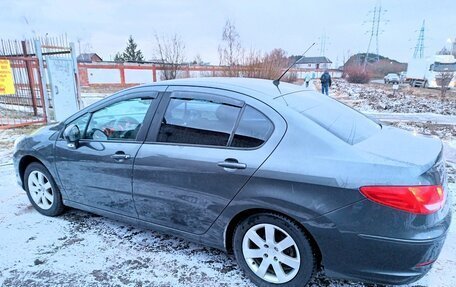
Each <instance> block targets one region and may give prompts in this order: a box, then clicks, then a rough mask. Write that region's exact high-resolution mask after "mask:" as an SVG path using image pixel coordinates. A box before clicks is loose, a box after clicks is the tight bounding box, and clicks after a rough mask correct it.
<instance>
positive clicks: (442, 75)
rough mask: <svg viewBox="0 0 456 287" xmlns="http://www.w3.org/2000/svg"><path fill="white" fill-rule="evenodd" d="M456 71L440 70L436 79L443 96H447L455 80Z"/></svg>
mask: <svg viewBox="0 0 456 287" xmlns="http://www.w3.org/2000/svg"><path fill="white" fill-rule="evenodd" d="M453 77H454V73H453V72H439V73H438V74H437V75H436V77H435V80H436V82H437V85H438V86H439V87H440V95H441V96H442V98H443V97H444V96H445V94H446V92H447V91H448V86H449V85H450V83H451V81H452V80H453Z"/></svg>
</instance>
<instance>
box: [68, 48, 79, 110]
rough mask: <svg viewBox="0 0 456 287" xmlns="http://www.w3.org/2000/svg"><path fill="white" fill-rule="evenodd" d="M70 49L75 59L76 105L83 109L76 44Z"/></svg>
mask: <svg viewBox="0 0 456 287" xmlns="http://www.w3.org/2000/svg"><path fill="white" fill-rule="evenodd" d="M70 49H71V58H72V59H73V68H74V76H75V87H74V88H75V90H76V103H78V108H79V109H81V107H82V103H81V90H80V86H79V83H80V82H79V67H78V61H77V58H76V49H75V46H74V43H73V42H71V43H70Z"/></svg>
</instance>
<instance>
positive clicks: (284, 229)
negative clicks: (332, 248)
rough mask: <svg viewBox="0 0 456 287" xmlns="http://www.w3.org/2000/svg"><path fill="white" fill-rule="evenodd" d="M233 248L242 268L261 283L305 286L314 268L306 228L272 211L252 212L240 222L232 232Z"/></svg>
mask: <svg viewBox="0 0 456 287" xmlns="http://www.w3.org/2000/svg"><path fill="white" fill-rule="evenodd" d="M266 230H268V231H266ZM271 230H272V232H271ZM266 234H274V235H273V236H266ZM271 238H273V240H271ZM284 240H286V241H284ZM254 241H256V242H257V243H254ZM285 242H286V243H288V244H286V243H285ZM260 245H263V246H260ZM284 246H285V247H286V246H289V247H286V248H283V247H284ZM233 251H234V255H235V257H236V260H237V262H238V264H239V266H240V267H241V269H242V270H243V271H244V272H245V273H246V275H247V276H248V277H249V279H250V280H251V281H252V282H254V283H255V284H256V285H257V286H260V287H272V286H278V285H279V286H283V287H292V286H293V287H297V286H300V287H301V286H305V285H306V284H307V283H308V282H309V281H310V280H311V279H312V277H313V276H314V274H315V272H316V269H317V262H316V256H315V252H314V251H313V249H312V246H311V244H310V240H309V238H308V237H307V235H306V234H305V232H304V231H303V230H302V229H301V227H300V226H298V225H297V224H296V223H294V222H293V221H291V220H290V219H288V218H286V217H284V216H281V215H278V214H274V213H262V214H256V215H252V216H250V217H248V218H247V219H245V220H244V221H242V222H241V223H239V224H238V226H237V227H236V229H235V232H234V235H233ZM287 255H288V256H287ZM283 262H287V263H288V264H290V265H288V264H285V263H283ZM276 270H277V271H278V272H277V271H276Z"/></svg>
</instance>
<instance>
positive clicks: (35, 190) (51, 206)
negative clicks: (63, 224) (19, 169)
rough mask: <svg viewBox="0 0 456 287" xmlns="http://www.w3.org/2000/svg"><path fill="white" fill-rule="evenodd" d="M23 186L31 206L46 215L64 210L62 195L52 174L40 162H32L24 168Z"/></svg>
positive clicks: (56, 213) (57, 213) (53, 214)
mask: <svg viewBox="0 0 456 287" xmlns="http://www.w3.org/2000/svg"><path fill="white" fill-rule="evenodd" d="M24 186H25V191H26V192H27V196H28V198H29V200H30V202H31V203H32V205H33V207H34V208H35V209H36V210H37V211H38V212H39V213H41V214H43V215H46V216H57V215H60V214H62V213H63V212H64V210H65V206H64V205H63V201H62V195H61V193H60V190H59V188H58V187H57V184H56V183H55V181H54V179H53V178H52V175H51V174H50V173H49V171H48V170H47V169H46V167H44V166H43V165H42V164H41V163H37V162H32V163H31V164H29V165H28V166H27V168H26V169H25V174H24Z"/></svg>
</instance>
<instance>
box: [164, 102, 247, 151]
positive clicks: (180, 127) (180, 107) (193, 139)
mask: <svg viewBox="0 0 456 287" xmlns="http://www.w3.org/2000/svg"><path fill="white" fill-rule="evenodd" d="M239 112H240V108H239V107H236V106H231V105H227V104H221V103H215V102H211V101H207V100H199V99H176V98H172V99H171V100H170V102H169V105H168V108H167V109H166V112H165V116H164V118H163V120H162V123H161V126H160V130H159V133H158V138H157V141H158V142H168V143H183V144H195V145H211V146H226V145H227V144H228V140H229V138H230V135H231V133H232V131H233V128H234V125H235V123H236V120H237V117H238V116H239Z"/></svg>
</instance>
